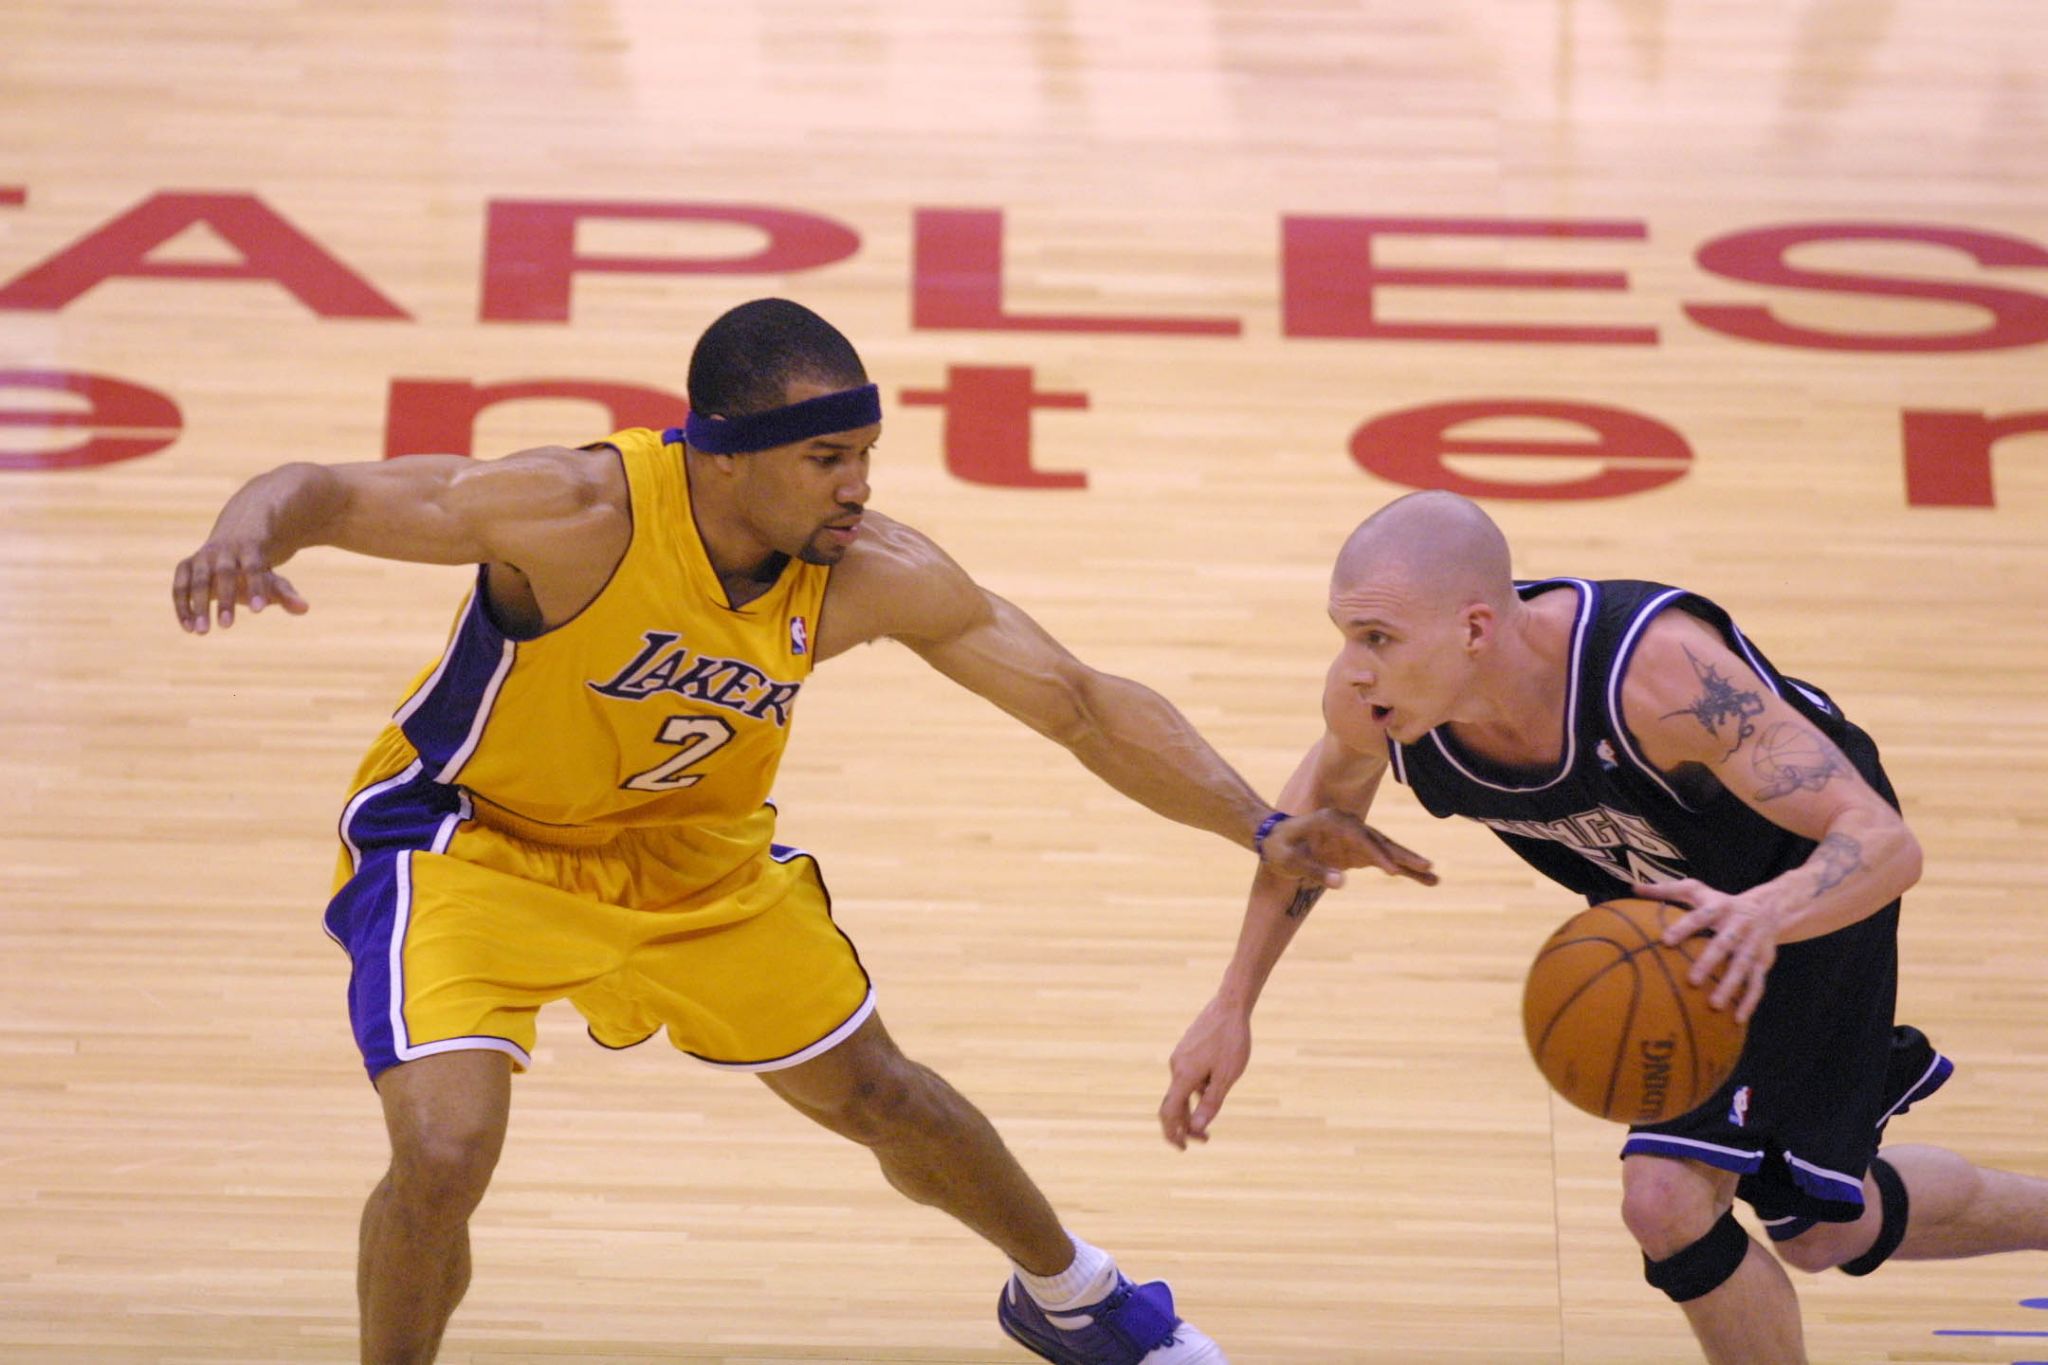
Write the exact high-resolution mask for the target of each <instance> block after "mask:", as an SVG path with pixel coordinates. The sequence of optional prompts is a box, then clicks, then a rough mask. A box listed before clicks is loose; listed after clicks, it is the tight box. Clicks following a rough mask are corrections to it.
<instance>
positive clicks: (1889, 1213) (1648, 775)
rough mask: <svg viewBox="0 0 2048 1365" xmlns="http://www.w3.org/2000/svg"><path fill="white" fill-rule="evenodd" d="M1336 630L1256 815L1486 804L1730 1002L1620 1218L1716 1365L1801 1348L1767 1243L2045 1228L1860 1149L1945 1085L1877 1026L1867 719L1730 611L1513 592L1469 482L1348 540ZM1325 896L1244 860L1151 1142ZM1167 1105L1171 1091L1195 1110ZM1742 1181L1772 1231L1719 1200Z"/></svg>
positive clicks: (1888, 967)
mask: <svg viewBox="0 0 2048 1365" xmlns="http://www.w3.org/2000/svg"><path fill="white" fill-rule="evenodd" d="M1330 614H1331V617H1332V619H1333V620H1334V621H1335V623H1336V625H1337V628H1338V629H1339V630H1340V631H1342V632H1343V635H1344V646H1343V648H1342V650H1341V651H1340V652H1339V653H1338V655H1337V659H1336V661H1335V663H1333V664H1332V665H1331V668H1330V672H1329V677H1328V681H1327V684H1326V687H1325V691H1324V694H1323V714H1324V717H1325V720H1326V723H1327V728H1326V732H1325V734H1324V736H1323V738H1322V739H1321V740H1320V741H1319V742H1318V743H1317V744H1316V745H1315V747H1314V748H1312V749H1311V750H1310V751H1309V753H1308V755H1307V757H1306V758H1304V759H1303V760H1302V763H1301V766H1300V767H1299V768H1298V769H1297V770H1296V772H1295V774H1294V777H1293V779H1292V780H1291V781H1290V782H1289V783H1288V784H1287V787H1286V789H1285V790H1284V791H1283V793H1282V795H1281V807H1282V809H1288V810H1308V809H1311V808H1313V807H1317V806H1325V805H1327V806H1334V807H1337V808H1339V809H1343V810H1348V811H1350V812H1351V813H1352V814H1354V815H1357V816H1359V817H1360V818H1361V819H1362V818H1364V816H1365V815H1366V813H1367V811H1368V809H1369V808H1370V806H1371V804H1372V800H1373V796H1374V794H1375V793H1376V792H1377V790H1378V788H1379V785H1380V780H1381V778H1382V777H1383V776H1384V775H1386V774H1387V773H1388V772H1389V771H1390V770H1391V772H1392V774H1393V776H1394V779H1395V780H1396V781H1398V782H1401V783H1403V784H1405V785H1407V786H1409V787H1411V788H1413V789H1414V791H1415V793H1416V795H1417V796H1418V797H1419V798H1420V799H1421V801H1422V803H1423V805H1424V806H1426V807H1427V808H1428V809H1429V810H1430V812H1431V813H1433V814H1435V815H1438V816H1448V815H1466V816H1470V817H1472V818H1474V819H1477V820H1480V821H1482V822H1484V823H1485V824H1487V825H1488V826H1490V827H1491V828H1492V829H1493V830H1494V832H1495V833H1496V834H1498V835H1499V837H1500V838H1501V840H1502V842H1504V843H1506V844H1507V845H1508V846H1509V847H1510V848H1512V849H1513V850H1514V851H1515V852H1516V853H1518V854H1520V855H1521V856H1522V857H1523V858H1524V859H1525V860H1526V861H1528V862H1529V863H1530V864H1531V865H1533V866H1534V867H1536V868H1537V869H1538V870H1539V871H1541V872H1542V873H1543V874H1544V875H1545V876H1547V877H1549V878H1551V879H1552V880H1554V881H1557V882H1559V883H1562V884H1563V885H1565V886H1568V887H1570V888H1571V889H1572V890H1574V891H1577V892H1579V893H1581V894H1582V895H1584V896H1586V897H1587V898H1588V900H1590V901H1601V900H1609V899H1613V898H1615V897H1620V896H1629V895H1653V896H1656V897H1658V898H1660V899H1664V900H1668V901H1673V902H1677V903H1679V904H1681V905H1684V906H1685V907H1687V910H1688V913H1687V914H1685V915H1684V916H1683V917H1682V918H1680V919H1679V920H1678V921H1677V922H1676V923H1674V924H1673V925H1672V927H1671V930H1670V932H1669V934H1668V938H1669V939H1670V941H1673V942H1676V941H1678V940H1679V939H1682V938H1684V937H1687V936H1689V935H1691V934H1693V933H1695V932H1697V931H1699V930H1703V929H1711V930H1712V931H1713V934H1714V937H1713V939H1712V941H1711V942H1710V943H1709V944H1708V945H1707V946H1706V947H1705V948H1704V949H1703V951H1702V952H1701V953H1700V960H1699V963H1698V965H1697V966H1696V968H1695V969H1694V971H1693V977H1694V980H1695V981H1696V982H1704V981H1706V980H1708V979H1709V978H1710V977H1712V976H1714V975H1715V974H1717V973H1718V974H1721V979H1720V982H1719V984H1718V986H1717V987H1716V988H1715V990H1714V992H1713V995H1712V999H1713V1001H1714V1003H1715V1004H1716V1006H1717V1007H1720V1008H1729V1009H1733V1010H1735V1012H1736V1014H1737V1016H1738V1017H1740V1018H1744V1019H1747V1020H1749V1024H1750V1028H1749V1039H1748V1043H1747V1046H1746V1048H1745V1051H1744V1054H1743V1057H1742V1060H1741V1061H1740V1063H1739V1064H1738V1065H1737V1067H1736V1069H1735V1073H1734V1074H1733V1075H1732V1076H1731V1077H1730V1078H1729V1080H1728V1082H1727V1084H1726V1085H1725V1086H1723V1087H1722V1089H1721V1090H1720V1091H1719V1092H1718V1093H1716V1094H1715V1095H1714V1096H1713V1097H1711V1098H1710V1099H1709V1100H1707V1101H1706V1103H1704V1104H1703V1105H1701V1106H1700V1107H1699V1108H1698V1109H1696V1110H1694V1111H1693V1112H1692V1113H1690V1114H1687V1115H1685V1116H1683V1117H1682V1118H1679V1119H1677V1120H1674V1121H1671V1122H1668V1123H1663V1124H1659V1125H1656V1126H1654V1127H1638V1128H1632V1129H1630V1130H1629V1133H1628V1136H1627V1139H1626V1140H1625V1142H1624V1143H1623V1147H1622V1155H1623V1158H1624V1160H1623V1165H1622V1184H1623V1201H1622V1217H1623V1219H1624V1221H1625V1222H1626V1223H1627V1225H1628V1228H1629V1231H1630V1232H1631V1233H1633V1234H1634V1236H1635V1238H1636V1240H1637V1241H1638V1242H1639V1243H1640V1244H1641V1246H1642V1249H1643V1258H1644V1270H1645V1274H1646V1276H1647V1278H1648V1279H1649V1281H1650V1283H1651V1284H1652V1285H1655V1286H1656V1287H1657V1288H1659V1289H1661V1290H1663V1291H1664V1292H1665V1293H1666V1294H1668V1295H1669V1296H1670V1297H1671V1298H1672V1299H1673V1300H1675V1301H1676V1302H1678V1303H1679V1304H1680V1305H1681V1306H1682V1307H1683V1308H1684V1311H1685V1314H1686V1317H1687V1318H1688V1320H1689V1321H1690V1322H1691V1324H1692V1329H1693V1332H1694V1333H1695V1335H1697V1336H1698V1338H1699V1340H1700V1344H1701V1346H1702V1347H1703V1348H1704V1349H1705V1352H1706V1355H1707V1358H1708V1359H1709V1360H1711V1361H1715V1362H1731V1363H1732V1362H1742V1363H1743V1365H1758V1363H1759V1362H1801V1361H1804V1360H1805V1359H1806V1354H1805V1349H1804V1346H1803V1345H1802V1341H1801V1332H1800V1321H1799V1308H1798V1302H1797V1299H1796V1298H1795V1296H1794V1294H1793V1291H1792V1283H1791V1280H1790V1279H1789V1278H1788V1277H1787V1275H1786V1274H1785V1271H1784V1270H1783V1268H1782V1267H1781V1266H1780V1264H1779V1261H1780V1260H1783V1261H1784V1262H1785V1263H1787V1264H1789V1265H1792V1266H1794V1267H1795V1268H1798V1269H1800V1270H1806V1271H1820V1270H1826V1269H1829V1268H1836V1267H1838V1268H1840V1269H1842V1270H1844V1271H1847V1272H1848V1273H1850V1274H1852V1275H1867V1274H1869V1273H1870V1272H1871V1271H1873V1270H1875V1269H1876V1268H1877V1267H1878V1266H1879V1265H1880V1264H1882V1263H1883V1262H1884V1261H1885V1260H1886V1259H1887V1258H1890V1257H1893V1256H1897V1257H1900V1258H1905V1259H1939V1258H1948V1257H1960V1256H1975V1255H1981V1254H1983V1253H1986V1252H1993V1251H2006V1250H2020V1249H2025V1248H2048V1181H2041V1180H2036V1179H2031V1178H2028V1177H2024V1176H2019V1175H2013V1174H2010V1173H2007V1172H2003V1171H1992V1170H1986V1169H1983V1168H1980V1167H1977V1166H1974V1165H1972V1164H1971V1163H1969V1162H1968V1161H1966V1160H1964V1159H1963V1158H1962V1157H1960V1156H1957V1155H1956V1154H1954V1153H1952V1152H1947V1151H1943V1150H1941V1149H1938V1148H1934V1147H1905V1146H1893V1147H1887V1148H1885V1149H1884V1152H1883V1154H1882V1155H1881V1156H1880V1155H1879V1154H1878V1142H1879V1139H1880V1137H1881V1135H1882V1133H1883V1130H1884V1127H1885V1124H1886V1123H1887V1121H1888V1120H1890V1119H1891V1118H1892V1117H1893V1116H1894V1115H1896V1114H1898V1113H1901V1112H1903V1111H1904V1110H1905V1109H1906V1107H1907V1106H1909V1105H1911V1104H1913V1103H1914V1102H1916V1101H1918V1100H1920V1099H1923V1098H1925V1097H1926V1096H1927V1095H1929V1094H1931V1093H1933V1091H1934V1090H1935V1089H1937V1088H1938V1087H1939V1086H1940V1085H1941V1084H1942V1082H1944V1081H1945V1080H1947V1079H1948V1075H1949V1071H1950V1065H1949V1062H1948V1060H1947V1059H1946V1058H1945V1057H1943V1056H1941V1055H1940V1054H1939V1053H1938V1052H1936V1051H1935V1050H1934V1048H1933V1046H1932V1045H1931V1044H1930V1043H1929V1042H1928V1040H1927V1039H1926V1038H1925V1037H1924V1036H1923V1035H1922V1034H1921V1033H1920V1032H1919V1031H1918V1030H1916V1029H1912V1028H1905V1027H1897V1026H1895V1025H1894V1023H1893V1019H1892V1008H1893V998H1894V994H1895V989H1896V985H1897V930H1898V915H1899V897H1900V895H1901V894H1902V893H1903V892H1904V891H1905V890H1906V888H1907V887H1909V886H1911V885H1912V884H1913V883H1914V882H1915V881H1916V880H1918V878H1919V876H1920V848H1919V845H1918V843H1917V842H1915V840H1914V838H1913V834H1912V832H1911V831H1910V830H1909V829H1907V827H1906V824H1905V822H1904V820H1903V819H1901V818H1900V815H1899V810H1898V802H1897V799H1896V798H1895V797H1894V796H1893V794H1892V789H1891V785H1890V783H1889V782H1888V781H1887V780H1886V779H1885V774H1884V769H1883V768H1882V767H1881V766H1880V765H1879V762H1878V756H1877V749H1876V746H1875V745H1874V744H1872V743H1871V741H1870V738H1869V737H1868V736H1867V735H1865V734H1864V733H1863V732H1862V731H1861V730H1859V729H1857V728H1856V727H1855V726H1854V725H1852V724H1850V723H1849V722H1848V720H1846V719H1845V718H1844V717H1843V716H1842V714H1841V712H1840V711H1839V710H1838V709H1837V708H1836V707H1835V705H1834V703H1833V702H1832V701H1831V700H1830V699H1829V698H1828V697H1827V696H1826V695H1825V694H1823V693H1822V692H1820V691H1819V690H1818V689H1816V688H1814V687H1812V686H1810V685H1809V684H1806V683H1802V682H1799V681H1797V680H1795V679H1792V678H1788V677H1785V676H1784V675H1783V674H1780V673H1779V672H1778V671H1777V670H1776V669H1775V668H1774V667H1772V665H1771V664H1770V662H1769V661H1768V660H1767V659H1765V658H1764V656H1763V655H1762V654H1761V653H1760V652H1759V651H1758V650H1757V649H1756V647H1755V646H1754V645H1752V644H1751V643H1750V642H1749V641H1748V640H1747V639H1746V638H1745V637H1744V636H1743V634H1742V632H1741V631H1739V630H1738V629H1737V628H1736V626H1735V623H1734V622H1733V621H1731V620H1730V619H1729V617H1728V615H1727V613H1726V612H1724V611H1722V610H1721V609H1720V608H1719V607H1717V606H1715V605H1714V604H1713V603H1711V602H1708V601H1706V600H1705V599H1704V598H1701V597H1698V596H1695V595H1693V594H1691V593H1687V592H1683V591H1681V590H1679V589H1676V588H1667V587H1663V586H1661V585H1657V584H1651V583H1641V582H1631V581H1609V582H1591V581H1587V580H1581V579H1570V578H1559V579H1549V580H1545V581H1541V582H1532V583H1515V582H1514V581H1512V579H1511V576H1510V572H1509V559H1508V547H1507V542H1506V541H1505V540H1504V539H1503V538H1502V536H1501V533H1500V530H1499V528H1498V527H1496V526H1495V525H1494V524H1493V522H1492V521H1491V520H1490V519H1489V518H1488V517H1487V516H1486V514H1485V513H1484V512H1482V511H1481V510H1480V509H1479V508H1478V507H1477V506H1476V505H1474V504H1473V503H1471V502H1469V501H1467V500H1465V499H1463V498H1460V497H1457V496H1455V495H1453V494H1448V493H1417V494H1411V495H1410V496H1408V497H1405V498H1402V499H1399V500H1398V501H1396V502H1393V503H1391V504H1389V505H1388V506H1387V507H1385V508H1383V509H1381V511H1379V512H1378V513H1376V514H1375V515H1374V516H1372V517H1371V518H1369V519H1368V520H1367V521H1366V522H1365V523H1364V524H1363V525H1361V526H1360V527H1359V528H1358V529H1357V530H1356V531H1354V532H1353V533H1352V535H1351V537H1350V539H1349V540H1348V541H1347V542H1346V543H1345V545H1344V548H1343V550H1342V552H1341V553H1340V554H1339V556H1338V559H1337V566H1336V571H1335V573H1334V574H1333V575H1332V578H1331V586H1330ZM1320 894H1321V892H1320V889H1319V888H1314V887H1306V886H1301V885H1298V884H1296V883H1293V882H1290V881H1288V880H1286V879H1284V878H1281V877H1277V876H1273V875H1270V874H1269V873H1266V872H1261V873H1260V875H1259V877H1258V879H1257V881H1256V882H1255V883H1254V884H1253V887H1252V892H1251V899H1250V905H1249V907H1248V909H1247V911H1246V914H1245V921H1244V927H1243V930H1242V932H1241V934H1240V936H1239V940H1238V946H1237V951H1236V954H1235V955H1234V957H1233V959H1232V961H1231V963H1230V966H1229V967H1228V969H1227V970H1226V971H1225V973H1224V977H1223V983H1222V986H1221V988H1220V989H1219V991H1218V992H1217V994H1216V996H1215V998H1214V999H1213V1000H1211V1001H1210V1002H1209V1004H1208V1005H1207V1006H1206V1007H1205V1008H1204V1009H1203V1011H1202V1013H1201V1014H1200V1015H1198V1016H1197V1017H1196V1019H1195V1021H1194V1023H1193V1024H1192V1025H1190V1026H1189V1028H1188V1031H1187V1034H1186V1036H1185V1037H1184V1038H1182V1040H1181V1043H1180V1046H1179V1047H1178V1048H1177V1049H1176V1050H1175V1052H1174V1055H1173V1077H1172V1084H1171V1087H1170V1088H1169V1090H1168V1091H1167V1095H1166V1099H1165V1102H1164V1103H1163V1104H1162V1105H1161V1106H1160V1122H1161V1125H1162V1127H1163V1129H1164V1131H1165V1134H1166V1138H1167V1140H1168V1141H1169V1142H1171V1143H1173V1144H1174V1145H1175V1146H1181V1147H1184V1146H1185V1145H1186V1143H1187V1140H1188V1139H1189V1138H1191V1137H1192V1138H1195V1139H1196V1140H1198V1141H1200V1140H1206V1139H1207V1137H1208V1134H1209V1125H1210V1123H1211V1122H1212V1121H1213V1120H1214V1118H1215V1117H1216V1113H1217V1110H1218V1109H1219V1108H1221V1106H1222V1104H1223V1099H1224V1096H1225V1095H1226V1094H1227V1093H1228V1092H1229V1090H1230V1087H1231V1086H1232V1085H1233V1084H1234V1083H1235V1082H1236V1080H1237V1078H1238V1077H1239V1076H1240V1075H1242V1074H1243V1073H1244V1069H1245V1066H1246V1064H1247V1063H1248V1062H1249V1060H1250V1054H1251V1031H1250V1018H1251V1012H1252V1007H1253V1005H1254V1004H1255V1003H1256V1001H1257V999H1258V996H1259V992H1260V990H1261V989H1262V988H1263V986H1264V985H1265V981H1266V978H1267V976H1268V975H1269V974H1270V973H1271V971H1272V969H1273V966H1274V964H1275V963H1276V962H1277V961H1278V960H1279V958H1280V955H1281V953H1282V952H1284V951H1285V949H1286V947H1287V944H1288V942H1289V940H1290V939H1292V937H1293V935H1294V933H1295V931H1296V930H1297V929H1298V928H1299V927H1300V925H1301V921H1302V918H1303V917H1304V916H1305V915H1306V914H1307V913H1308V911H1309V909H1310V907H1312V906H1313V905H1314V903H1315V901H1316V898H1317V897H1318V896H1319V895H1320ZM1191 1106H1192V1112H1190V1108H1191ZM1738 1198H1740V1199H1742V1200H1744V1201H1745V1202H1747V1203H1748V1204H1750V1205H1751V1207H1752V1208H1753V1209H1754V1210H1755V1211H1756V1213H1757V1215H1758V1217H1759V1219H1760V1220H1761V1221H1762V1224H1763V1226H1764V1229H1765V1231H1766V1233H1767V1235H1768V1236H1769V1238H1770V1240H1771V1242H1772V1243H1773V1245H1774V1246H1775V1247H1776V1249H1777V1253H1778V1255H1777V1258H1773V1257H1772V1256H1771V1255H1770V1254H1769V1253H1768V1252H1766V1251H1765V1250H1764V1249H1763V1247H1762V1246H1761V1245H1759V1244H1758V1243H1756V1242H1754V1241H1752V1240H1751V1238H1750V1237H1749V1235H1748V1234H1747V1233H1746V1232H1744V1231H1743V1229H1742V1226H1741V1225H1740V1224H1739V1223H1737V1222H1736V1221H1735V1218H1734V1215H1733V1212H1732V1207H1733V1203H1734V1201H1735V1200H1736V1199H1738Z"/></svg>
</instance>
